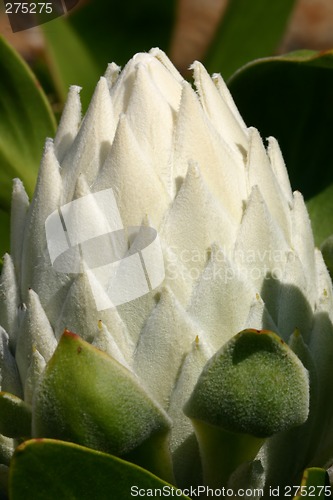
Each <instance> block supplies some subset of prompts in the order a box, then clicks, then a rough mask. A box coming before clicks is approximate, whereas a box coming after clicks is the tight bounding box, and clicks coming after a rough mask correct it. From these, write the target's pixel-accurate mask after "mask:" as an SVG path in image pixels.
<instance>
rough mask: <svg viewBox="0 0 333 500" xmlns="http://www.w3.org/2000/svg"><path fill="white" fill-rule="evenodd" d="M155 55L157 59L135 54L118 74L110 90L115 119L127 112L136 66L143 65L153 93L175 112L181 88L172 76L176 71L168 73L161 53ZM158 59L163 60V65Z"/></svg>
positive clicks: (165, 60)
mask: <svg viewBox="0 0 333 500" xmlns="http://www.w3.org/2000/svg"><path fill="white" fill-rule="evenodd" d="M157 53H158V57H155V55H152V54H144V53H139V54H135V56H134V57H133V58H132V59H131V60H130V61H129V62H128V63H127V64H126V66H125V67H124V69H123V70H122V72H121V73H120V75H119V78H118V79H117V81H116V83H115V84H114V86H113V87H112V90H111V97H112V102H113V105H114V110H115V116H116V117H119V115H120V114H121V113H126V111H127V108H128V105H129V102H130V99H131V95H132V92H133V90H134V89H133V87H134V86H135V80H136V71H137V67H138V65H141V66H142V65H143V66H144V67H145V68H146V71H147V73H148V75H149V80H150V82H151V85H153V89H154V93H157V94H158V95H159V96H160V100H162V101H165V102H167V103H168V104H169V106H170V107H171V108H172V109H173V110H174V111H177V109H178V106H179V101H180V95H181V86H180V83H179V79H178V80H177V78H175V76H174V74H175V71H176V70H173V71H170V68H169V67H168V68H167V67H166V66H168V63H167V58H166V56H165V55H164V56H163V53H162V51H157ZM159 59H163V61H162V62H163V64H161V62H160V60H159ZM146 88H147V87H146ZM152 97H153V96H152ZM160 104H161V103H160Z"/></svg>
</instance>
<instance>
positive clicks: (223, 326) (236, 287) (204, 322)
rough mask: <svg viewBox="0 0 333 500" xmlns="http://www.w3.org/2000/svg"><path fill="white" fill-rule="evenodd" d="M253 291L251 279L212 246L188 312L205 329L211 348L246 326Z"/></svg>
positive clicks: (216, 347)
mask: <svg viewBox="0 0 333 500" xmlns="http://www.w3.org/2000/svg"><path fill="white" fill-rule="evenodd" d="M254 298H255V291H254V290H253V289H251V285H250V281H249V280H247V279H246V277H245V276H244V278H243V276H242V274H241V273H240V272H239V270H238V269H237V268H236V267H235V266H234V265H233V264H232V263H231V262H230V261H229V258H228V255H227V254H226V253H225V252H224V251H223V249H222V248H219V247H218V246H214V247H213V249H212V255H211V258H210V261H209V263H208V264H207V266H206V268H205V270H204V272H203V273H202V275H201V276H200V279H199V282H198V285H197V287H196V288H195V290H194V293H193V297H192V300H191V303H190V307H189V309H188V312H189V314H190V316H191V317H192V318H193V319H194V320H195V321H196V322H197V323H198V324H199V325H200V327H201V329H202V330H203V331H204V332H205V339H206V340H207V341H208V342H210V343H211V345H212V346H213V347H214V350H218V349H220V347H222V345H223V344H224V343H225V342H227V341H228V340H229V339H230V338H231V337H232V336H233V335H236V333H238V332H239V331H241V330H243V329H244V328H245V327H246V324H245V320H246V319H247V316H248V313H249V309H250V306H251V303H252V301H253V300H254Z"/></svg>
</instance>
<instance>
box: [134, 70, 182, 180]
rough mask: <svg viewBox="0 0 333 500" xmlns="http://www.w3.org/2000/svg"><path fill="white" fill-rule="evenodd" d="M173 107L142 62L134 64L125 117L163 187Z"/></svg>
mask: <svg viewBox="0 0 333 500" xmlns="http://www.w3.org/2000/svg"><path fill="white" fill-rule="evenodd" d="M173 113H174V112H173V109H172V107H171V106H170V104H169V102H168V101H167V100H164V99H163V95H161V93H160V88H159V87H157V86H156V83H155V82H154V81H153V80H152V79H151V77H150V73H149V68H148V67H147V65H146V64H144V63H140V64H139V63H138V64H137V65H136V67H135V76H134V82H133V88H132V92H131V95H130V97H129V102H128V105H127V107H126V111H125V114H126V117H127V122H128V125H129V127H130V128H131V130H132V132H133V133H134V131H135V138H136V141H137V144H138V146H139V148H140V150H141V154H142V156H143V158H144V160H145V162H146V163H149V164H151V166H152V168H153V170H154V171H155V173H156V174H157V175H158V177H159V178H160V179H161V181H162V183H163V184H164V186H165V188H166V189H168V186H169V185H170V184H171V179H170V169H169V166H168V162H169V157H170V150H171V145H172V134H173V125H174V118H173Z"/></svg>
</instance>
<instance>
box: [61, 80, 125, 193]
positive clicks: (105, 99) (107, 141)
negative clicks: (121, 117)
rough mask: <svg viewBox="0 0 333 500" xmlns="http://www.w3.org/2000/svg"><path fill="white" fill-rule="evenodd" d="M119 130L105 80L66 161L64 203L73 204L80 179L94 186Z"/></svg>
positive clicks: (94, 96)
mask: <svg viewBox="0 0 333 500" xmlns="http://www.w3.org/2000/svg"><path fill="white" fill-rule="evenodd" d="M115 129H116V122H115V119H114V116H113V110H112V103H111V98H110V93H109V89H108V85H107V82H106V79H105V78H104V77H101V78H100V80H99V82H98V84H97V87H96V89H95V92H94V95H93V97H92V100H91V102H90V105H89V108H88V111H87V113H86V115H85V117H84V118H83V120H82V123H81V126H80V130H79V132H78V134H77V136H76V138H75V140H74V142H73V144H72V147H71V148H70V149H69V150H68V152H67V154H66V156H65V158H64V160H63V161H62V164H61V166H62V178H63V182H64V186H65V191H64V198H63V203H66V202H68V201H71V198H72V196H73V192H74V186H75V181H76V178H77V176H78V175H79V174H80V173H81V174H84V175H85V177H86V179H87V181H88V183H89V184H90V183H92V182H93V181H94V179H95V177H96V175H97V173H98V171H99V169H100V168H101V166H102V165H103V163H104V161H105V158H106V156H107V154H108V152H109V150H110V147H111V143H112V141H113V137H114V133H115Z"/></svg>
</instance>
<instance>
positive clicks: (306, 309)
mask: <svg viewBox="0 0 333 500" xmlns="http://www.w3.org/2000/svg"><path fill="white" fill-rule="evenodd" d="M308 295H309V294H308V287H307V282H306V277H305V271H304V268H303V266H302V263H301V261H300V259H299V258H298V256H297V255H296V254H295V253H293V252H290V253H289V254H288V258H287V263H286V267H285V270H284V274H283V276H282V279H281V284H280V294H279V303H278V320H277V325H278V328H279V331H280V333H281V335H282V337H283V338H284V339H286V340H287V339H288V338H289V336H290V335H291V334H292V333H293V331H294V330H295V329H296V328H297V329H298V330H299V331H300V332H301V334H302V336H303V337H304V338H305V340H308V339H309V335H310V332H311V329H312V322H313V310H312V307H311V304H310V302H309V296H308Z"/></svg>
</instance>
